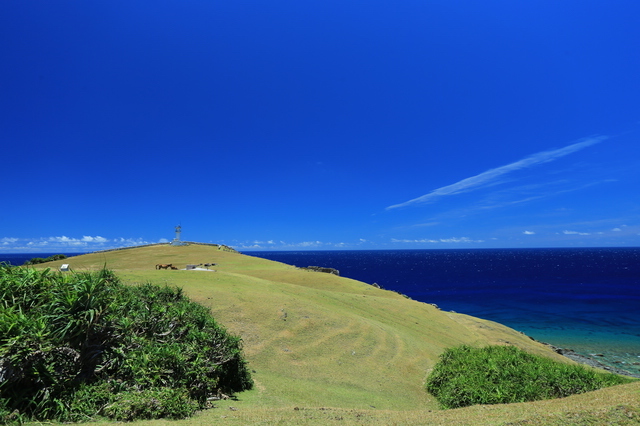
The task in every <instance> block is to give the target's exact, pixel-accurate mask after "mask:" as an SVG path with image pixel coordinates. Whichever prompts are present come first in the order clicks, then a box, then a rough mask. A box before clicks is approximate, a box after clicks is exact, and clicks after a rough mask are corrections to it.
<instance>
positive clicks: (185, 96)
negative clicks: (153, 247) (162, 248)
mask: <svg viewBox="0 0 640 426" xmlns="http://www.w3.org/2000/svg"><path fill="white" fill-rule="evenodd" d="M0 58H2V61H1V62H0V94H1V96H0V138H1V140H2V152H1V155H2V163H1V164H2V166H1V168H0V182H1V183H2V186H3V197H2V201H0V203H2V204H1V208H0V252H24V251H41V252H56V251H64V252H70V251H74V250H77V251H90V250H97V249H102V248H108V247H114V246H124V245H132V244H139V243H152V242H159V241H164V240H170V239H172V238H173V236H174V234H173V230H174V226H175V225H178V224H181V225H182V230H183V232H182V239H183V240H189V241H200V242H214V243H222V244H227V245H231V246H233V247H236V248H238V249H240V250H249V249H251V248H254V249H288V250H298V249H396V248H397V249H401V248H457V247H460V248H469V247H474V248H484V247H564V246H566V247H582V246H639V245H640V189H639V188H640V143H639V141H640V78H638V76H640V3H638V2H637V1H635V0H628V1H627V0H619V1H589V0H579V1H578V0H566V1H555V0H554V1H536V2H525V1H511V0H508V1H507V0H504V1H494V0H487V1H482V2H479V1H464V0H460V1H452V0H446V1H445V0H442V1H428V0H427V1H425V0H420V1H412V0H409V1H402V2H392V1H375V0H373V1H372V0H368V1H344V0H341V1H333V0H323V1H299V0H296V1H292V0H285V1H283V0H275V1H273V0H272V1H251V0H249V1H225V2H222V1H210V0H207V1H188V2H183V1H158V0H154V1H118V0H110V1H102V2H94V1H79V0H78V1H73V0H64V1H56V0H46V1H45V0H43V1H19V0H6V1H3V2H1V3H0Z"/></svg>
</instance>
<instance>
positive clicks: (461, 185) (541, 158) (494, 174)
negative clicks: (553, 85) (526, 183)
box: [385, 136, 608, 210]
mask: <svg viewBox="0 0 640 426" xmlns="http://www.w3.org/2000/svg"><path fill="white" fill-rule="evenodd" d="M606 139H608V136H597V137H592V138H588V139H585V140H582V141H581V142H577V143H574V144H571V145H568V146H565V147H564V148H559V149H555V150H551V151H542V152H538V153H536V154H533V155H530V156H529V157H526V158H523V159H522V160H519V161H516V162H514V163H510V164H507V165H505V166H502V167H497V168H495V169H490V170H487V171H486V172H482V173H480V174H478V175H475V176H472V177H469V178H466V179H463V180H461V181H458V182H456V183H454V184H451V185H447V186H443V187H441V188H438V189H434V190H433V191H431V192H430V193H428V194H425V195H423V196H421V197H418V198H414V199H412V200H409V201H406V202H404V203H400V204H394V205H392V206H389V207H387V208H386V209H385V210H392V209H397V208H401V207H407V206H411V205H414V204H423V203H428V202H432V201H435V200H436V199H438V198H440V197H443V196H446V195H455V194H461V193H465V192H470V191H474V190H476V189H480V188H483V187H487V186H490V185H496V184H498V183H500V182H499V181H498V178H500V177H501V176H504V175H506V174H508V173H511V172H514V171H517V170H521V169H525V168H528V167H532V166H535V165H538V164H543V163H548V162H551V161H554V160H557V159H559V158H562V157H564V156H566V155H569V154H572V153H574V152H577V151H580V150H582V149H584V148H587V147H589V146H591V145H595V144H597V143H600V142H602V141H604V140H606Z"/></svg>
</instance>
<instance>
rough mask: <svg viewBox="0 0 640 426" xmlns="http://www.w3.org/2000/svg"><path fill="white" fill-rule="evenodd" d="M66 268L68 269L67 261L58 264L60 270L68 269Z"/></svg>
mask: <svg viewBox="0 0 640 426" xmlns="http://www.w3.org/2000/svg"><path fill="white" fill-rule="evenodd" d="M68 270H69V264H68V263H63V264H62V265H60V271H68Z"/></svg>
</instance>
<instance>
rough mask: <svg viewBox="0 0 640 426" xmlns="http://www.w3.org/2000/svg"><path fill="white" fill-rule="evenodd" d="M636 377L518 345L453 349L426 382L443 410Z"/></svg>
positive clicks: (541, 395)
mask: <svg viewBox="0 0 640 426" xmlns="http://www.w3.org/2000/svg"><path fill="white" fill-rule="evenodd" d="M630 381H631V379H629V378H626V377H622V376H618V375H616V374H611V373H606V372H598V371H596V370H593V369H590V368H587V367H584V366H582V365H572V364H564V363H560V362H557V361H554V360H551V359H548V358H544V357H541V356H537V355H533V354H530V353H528V352H525V351H523V350H522V349H519V348H517V347H515V346H486V347H483V348H473V347H470V346H466V345H463V346H459V347H456V348H450V349H447V350H445V352H444V353H443V354H442V355H441V356H440V361H439V362H438V363H437V364H436V365H435V367H434V369H433V371H432V373H431V374H430V375H429V377H428V378H427V383H426V389H427V391H429V392H430V393H431V394H432V395H433V396H434V397H435V398H436V399H437V400H438V402H439V403H440V404H441V406H442V407H443V408H459V407H466V406H470V405H475V404H506V403H512V402H529V401H538V400H543V399H551V398H562V397H565V396H569V395H573V394H578V393H583V392H588V391H592V390H596V389H601V388H604V387H607V386H613V385H617V384H622V383H629V382H630Z"/></svg>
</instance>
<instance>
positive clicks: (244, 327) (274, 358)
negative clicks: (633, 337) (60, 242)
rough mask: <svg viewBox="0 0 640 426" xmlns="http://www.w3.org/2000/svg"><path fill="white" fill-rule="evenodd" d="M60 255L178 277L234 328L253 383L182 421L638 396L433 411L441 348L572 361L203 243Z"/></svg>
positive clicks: (634, 400)
mask: <svg viewBox="0 0 640 426" xmlns="http://www.w3.org/2000/svg"><path fill="white" fill-rule="evenodd" d="M208 262H211V263H217V265H216V266H215V267H214V269H216V272H207V271H182V270H178V271H165V270H161V271H157V270H155V269H154V266H155V264H156V263H173V264H174V265H176V266H178V267H180V268H183V267H184V266H185V265H186V264H191V263H195V264H199V263H208ZM61 263H69V264H71V267H72V268H73V269H75V270H94V269H100V268H102V267H103V266H104V265H105V264H106V266H107V267H109V268H110V269H113V270H115V271H116V272H117V274H118V276H120V277H121V278H122V280H123V281H124V282H125V283H128V284H130V285H135V284H140V283H145V282H149V281H150V282H153V283H156V284H160V285H169V286H179V287H181V288H182V289H183V290H184V293H185V294H186V295H187V296H188V297H190V298H191V299H192V300H194V301H197V302H198V303H200V304H202V305H204V306H206V307H208V308H210V309H211V311H212V313H213V315H214V317H215V318H216V319H217V320H218V321H219V322H220V323H221V324H224V326H225V327H226V328H227V329H228V330H229V331H230V332H232V333H233V334H235V335H238V336H241V337H242V339H243V343H244V353H245V356H246V359H247V361H248V363H249V364H248V365H249V368H250V369H251V370H252V371H254V372H252V378H253V379H254V382H255V387H254V389H252V390H250V391H245V392H242V393H239V394H238V395H237V400H224V401H219V402H217V403H216V406H217V407H218V408H217V409H214V410H206V411H203V412H201V413H199V414H197V415H196V417H194V418H193V419H191V420H186V421H179V423H181V424H182V423H184V424H188V425H195V424H203V423H207V424H217V423H225V424H227V423H231V424H332V423H336V424H345V425H346V424H500V423H501V422H503V421H518V420H522V419H532V418H534V417H540V416H545V415H548V414H553V413H559V415H561V413H569V412H574V411H581V412H587V410H592V409H593V410H605V412H606V411H607V410H608V409H613V408H614V407H616V406H617V405H618V404H626V405H633V404H638V403H640V387H639V386H638V384H637V383H633V384H629V385H622V386H615V387H613V388H608V389H603V390H600V391H596V392H588V393H586V394H583V395H578V396H572V397H568V398H563V399H561V400H550V401H541V402H532V403H524V404H509V405H495V406H475V407H467V408H461V409H454V410H446V411H442V410H441V408H440V405H439V403H438V401H437V400H436V399H435V398H434V397H433V396H431V395H430V394H429V393H427V392H426V391H425V389H424V384H425V379H426V377H427V374H428V373H429V372H430V370H431V369H432V368H433V367H434V366H435V364H436V363H437V362H438V359H439V355H440V354H441V353H443V351H444V350H445V349H446V348H449V347H454V346H459V345H462V344H466V345H471V346H485V345H495V344H502V345H513V346H517V347H519V348H522V349H524V350H526V351H527V352H529V353H534V354H538V355H541V356H545V357H547V358H550V359H555V360H557V361H559V362H563V363H566V364H573V362H572V361H570V360H568V359H566V358H564V357H562V356H561V355H558V354H557V353H555V352H554V351H552V350H551V349H550V348H549V347H547V346H545V345H543V344H540V343H538V342H535V341H533V340H531V339H529V338H528V337H527V336H524V335H522V334H521V333H518V332H517V331H515V330H512V329H510V328H508V327H505V326H502V325H501V324H497V323H494V322H491V321H485V320H481V319H478V318H474V317H470V316H467V315H462V314H455V313H451V312H443V311H440V310H438V309H436V308H435V307H433V306H431V305H427V304H424V303H419V302H416V301H412V300H408V299H406V298H404V297H402V296H400V295H398V294H397V293H394V292H391V291H385V290H381V289H377V288H375V287H373V286H371V285H368V284H365V283H362V282H358V281H354V280H350V279H347V278H344V277H337V276H334V275H331V274H324V273H318V272H311V271H303V270H299V269H296V268H295V267H293V266H291V265H285V264H282V263H278V262H272V261H268V260H265V259H259V258H256V257H252V256H246V255H242V254H237V253H226V252H220V251H218V250H215V248H211V247H208V246H187V247H172V246H154V247H141V248H134V249H130V250H121V251H117V252H109V253H96V254H91V255H83V256H78V257H72V258H69V259H66V260H65V261H64V262H53V263H49V264H45V265H43V266H51V267H57V266H59V264H61ZM321 266H328V267H331V266H332V265H321ZM230 408H233V410H232V409H230ZM295 408H298V410H295ZM338 417H342V419H341V420H337V419H336V418H338ZM158 423H162V422H161V421H154V424H158ZM172 424H175V423H172Z"/></svg>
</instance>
